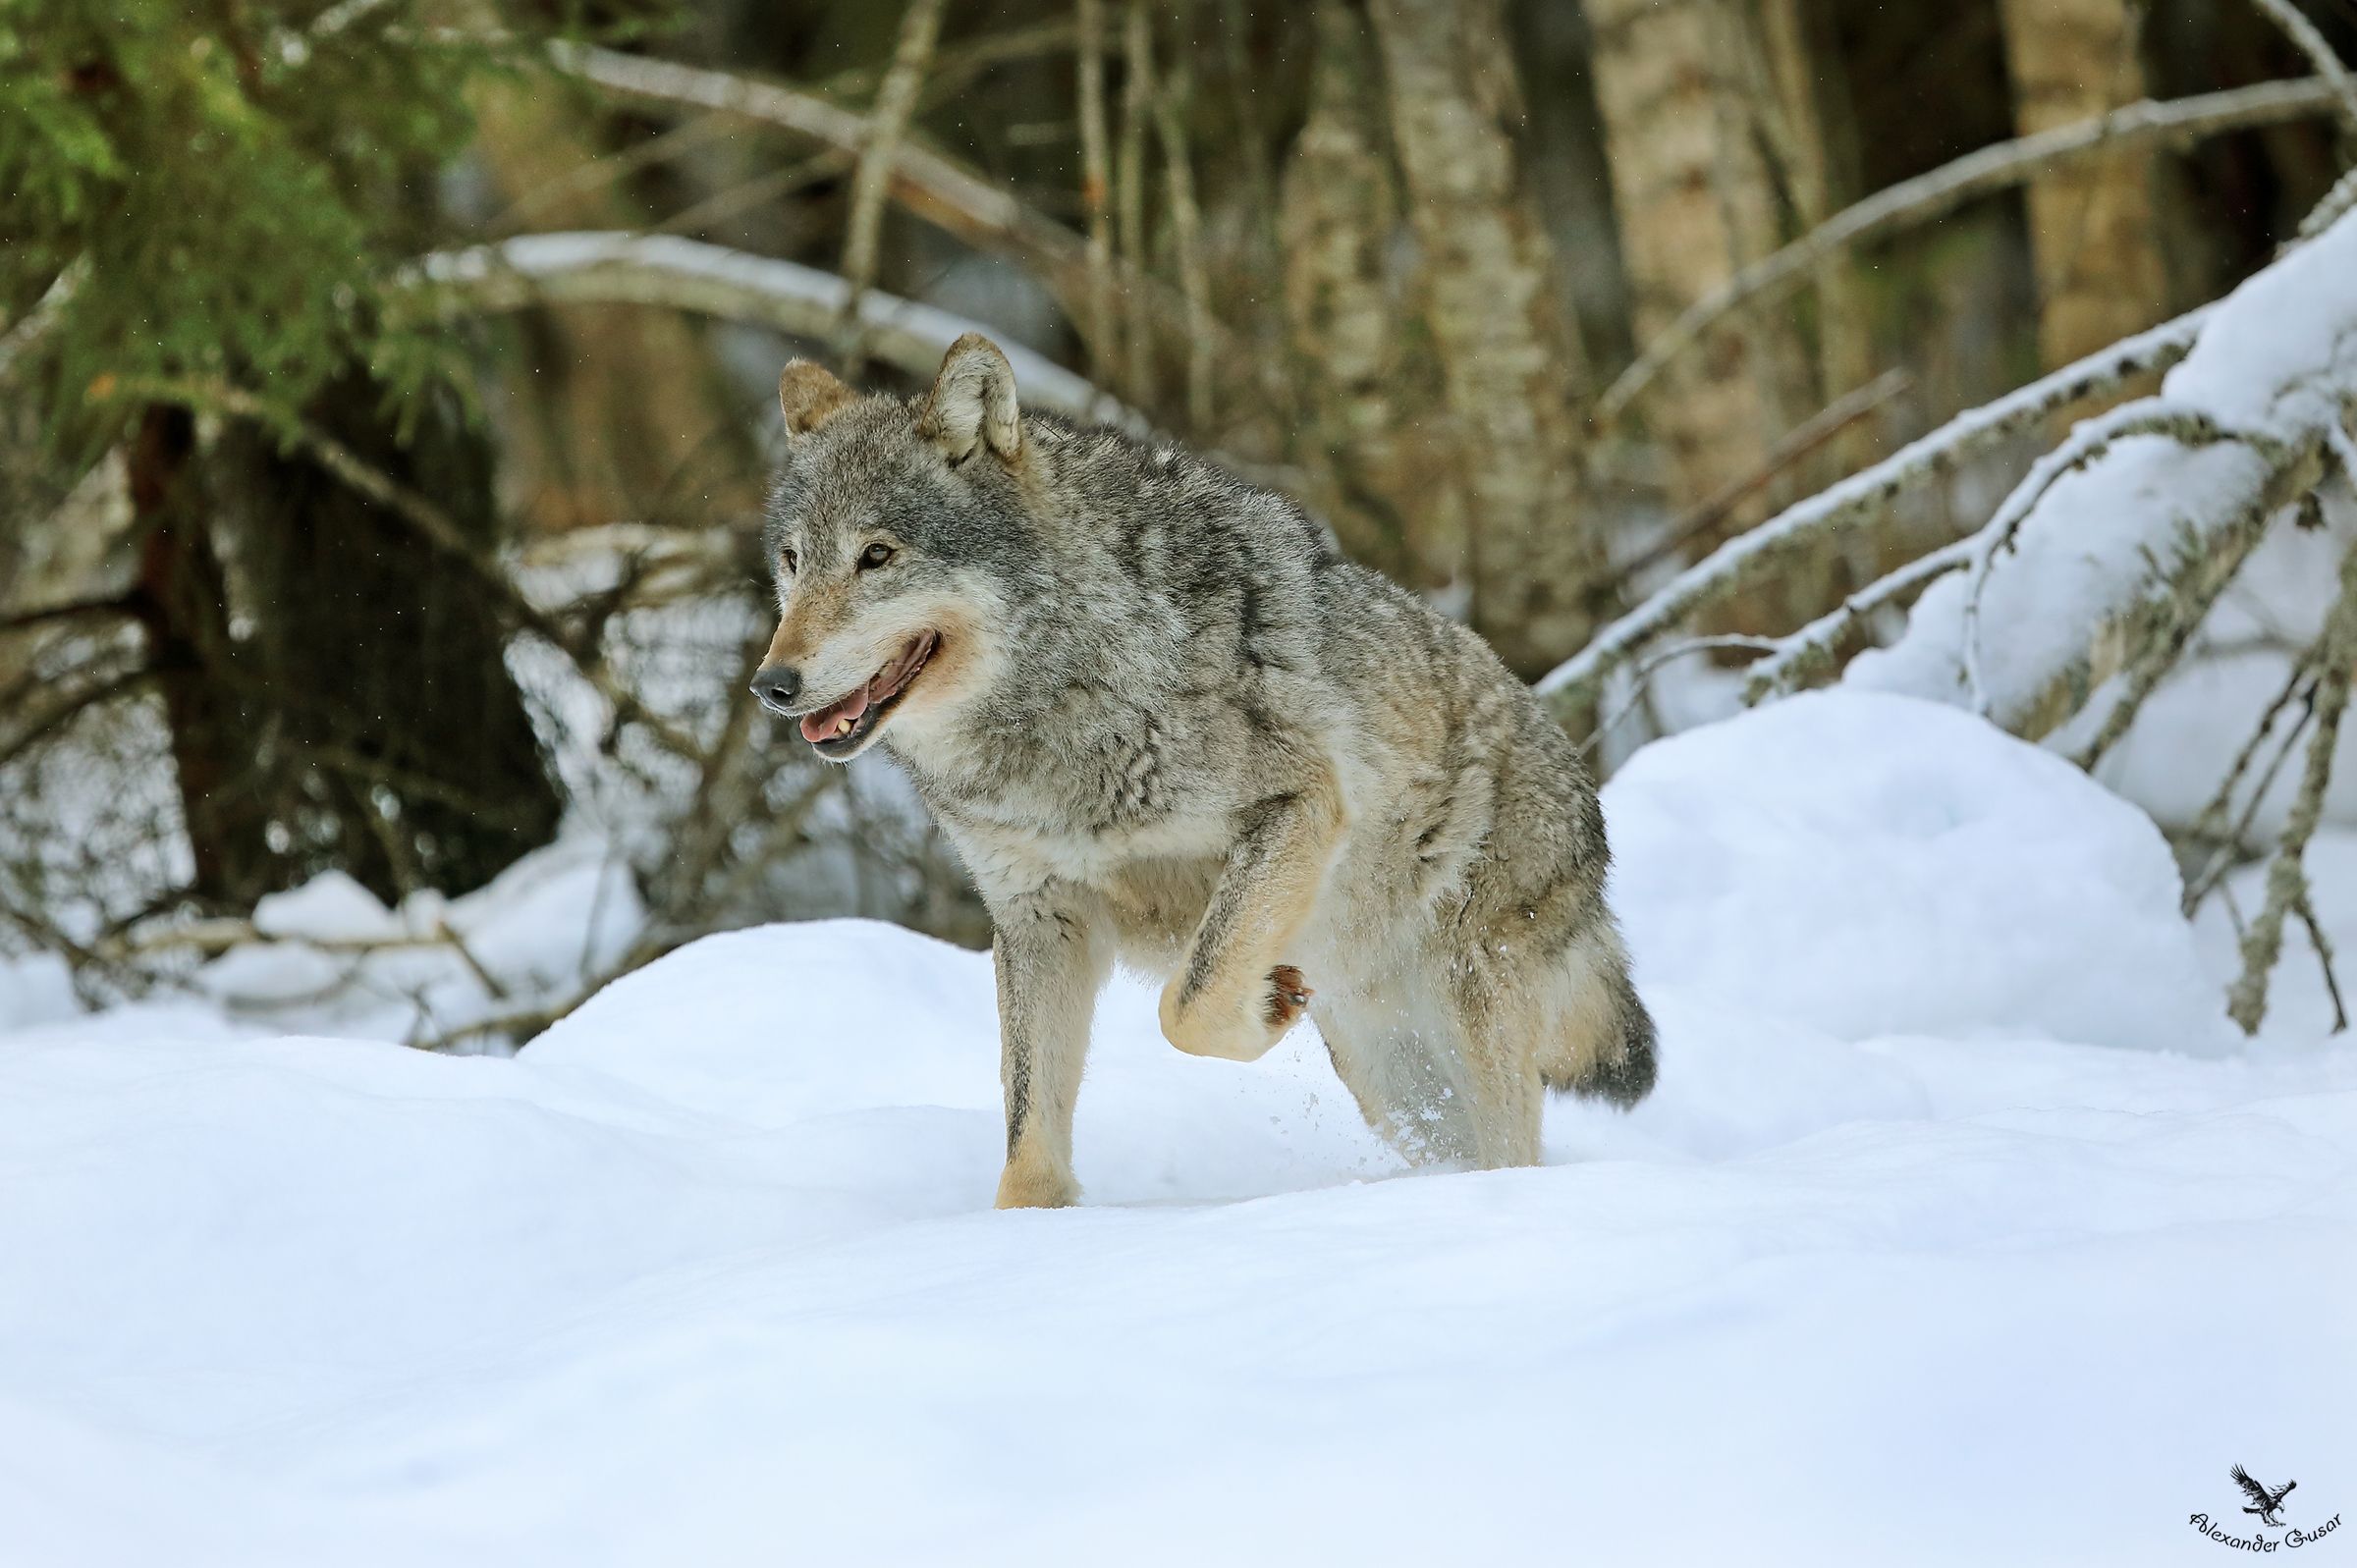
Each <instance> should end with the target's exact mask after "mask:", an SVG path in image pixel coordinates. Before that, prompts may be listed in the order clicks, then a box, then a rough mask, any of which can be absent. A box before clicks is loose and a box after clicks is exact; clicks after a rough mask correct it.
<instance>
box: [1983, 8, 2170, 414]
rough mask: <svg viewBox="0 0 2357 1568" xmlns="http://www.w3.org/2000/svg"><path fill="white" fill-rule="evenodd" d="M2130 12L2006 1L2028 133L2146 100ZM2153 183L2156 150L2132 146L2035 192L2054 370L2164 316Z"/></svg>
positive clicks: (2019, 118) (2035, 239) (2010, 49)
mask: <svg viewBox="0 0 2357 1568" xmlns="http://www.w3.org/2000/svg"><path fill="white" fill-rule="evenodd" d="M2129 9H2130V0H1999V10H2000V12H2001V15H2002V18H2003V22H2004V29H2005V63H2006V68H2007V70H2008V71H2010V73H2011V74H2012V78H2013V118H2014V124H2015V127H2016V128H2017V129H2018V130H2019V131H2020V132H2021V133H2022V134H2023V135H2030V134H2032V133H2034V132H2039V131H2045V130H2049V129H2051V128H2053V127H2055V126H2058V125H2066V124H2068V123H2070V122H2072V121H2075V120H2086V119H2091V118H2093V117H2094V116H2096V115H2099V114H2102V113H2103V112H2104V111H2106V110H2107V109H2115V108H2117V107H2119V106H2120V105H2121V104H2124V103H2133V102H2134V101H2136V100H2137V99H2138V98H2141V97H2143V96H2144V71H2143V68H2142V66H2141V65H2140V64H2139V62H2138V59H2137V51H2136V37H2135V30H2134V28H2133V27H2131V24H2130V16H2129ZM2152 181H2153V160H2152V155H2151V153H2150V152H2149V151H2137V150H2135V149H2132V148H2131V149H2128V150H2125V151H2119V152H2111V153H2106V154H2102V155H2099V156H2096V157H2092V158H2083V159H2080V160H2077V161H2076V162H2074V163H2072V164H2071V165H2070V166H2069V167H2068V168H2067V169H2062V170H2057V171H2056V172H2055V173H2052V174H2048V175H2046V176H2044V177H2043V178H2042V179H2040V180H2039V181H2038V183H2037V184H2035V185H2033V186H2032V187H2030V190H2029V207H2030V243H2031V249H2032V252H2033V255H2034V259H2035V261H2036V264H2037V273H2038V295H2039V312H2038V351H2039V356H2040V357H2041V358H2042V359H2043V360H2045V362H2046V364H2047V366H2048V367H2049V368H2052V367H2054V366H2056V365H2062V364H2067V363H2069V362H2070V361H2071V360H2073V359H2077V358H2079V357H2080V356H2082V355H2084V354H2089V353H2093V352H2094V351H2097V350H2098V349H2101V348H2104V347H2105V346H2106V345H2109V344H2112V343H2116V342H2118V341H2119V340H2120V339H2122V338H2124V337H2127V336H2128V335H2129V334H2130V333H2134V332H2140V331H2142V330H2143V329H2144V328H2146V327H2149V326H2151V325H2153V324H2154V323H2155V322H2157V321H2159V320H2161V319H2162V318H2163V317H2164V316H2165V315H2166V314H2167V297H2166V296H2167V279H2166V274H2165V270H2164V268H2163V264H2162V257H2161V251H2160V245H2159V240H2158V230H2157V229H2156V227H2155V225H2154V209H2153V185H2152Z"/></svg>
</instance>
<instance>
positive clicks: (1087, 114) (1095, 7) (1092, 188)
mask: <svg viewBox="0 0 2357 1568" xmlns="http://www.w3.org/2000/svg"><path fill="white" fill-rule="evenodd" d="M1075 21H1076V25H1077V27H1078V29H1079V71H1080V81H1079V95H1080V206H1081V209H1082V210H1083V211H1084V212H1086V213H1087V214H1088V314H1087V317H1086V319H1087V322H1088V363H1089V369H1090V370H1091V372H1092V373H1093V374H1094V375H1095V376H1096V378H1097V379H1098V380H1099V381H1104V380H1107V379H1108V378H1109V376H1110V373H1111V370H1112V364H1113V215H1112V209H1111V206H1110V204H1109V203H1108V201H1107V197H1108V196H1109V195H1110V193H1111V192H1110V189H1109V188H1110V186H1111V184H1112V179H1113V167H1112V157H1111V152H1110V150H1109V147H1108V144H1107V133H1106V129H1105V6H1104V0H1078V4H1077V6H1076V8H1075Z"/></svg>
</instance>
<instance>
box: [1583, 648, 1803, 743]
mask: <svg viewBox="0 0 2357 1568" xmlns="http://www.w3.org/2000/svg"><path fill="white" fill-rule="evenodd" d="M1777 646H1778V644H1777V642H1776V640H1775V639H1774V638H1771V637H1753V636H1746V635H1744V634H1742V633H1740V632H1727V633H1725V634H1724V635H1720V636H1711V637H1688V638H1685V639H1684V640H1682V641H1679V642H1673V643H1672V644H1670V645H1669V646H1668V647H1666V648H1657V649H1655V650H1654V651H1653V652H1652V653H1650V654H1647V655H1646V656H1645V657H1644V658H1642V659H1640V660H1638V661H1637V666H1636V668H1635V669H1634V670H1633V671H1631V672H1630V673H1629V690H1628V695H1627V696H1625V697H1623V698H1622V699H1621V700H1620V702H1619V704H1618V706H1617V707H1615V708H1614V709H1613V711H1612V712H1611V713H1610V714H1607V715H1606V716H1605V718H1604V719H1603V721H1602V722H1601V723H1599V724H1598V725H1597V726H1596V728H1595V730H1592V731H1591V732H1590V733H1589V735H1588V738H1587V739H1585V740H1583V741H1581V742H1580V743H1579V749H1580V750H1581V751H1582V752H1585V753H1588V754H1590V755H1593V754H1594V752H1595V750H1596V748H1597V747H1598V746H1600V745H1602V744H1603V743H1604V740H1605V737H1606V736H1607V735H1609V734H1611V733H1612V732H1613V731H1614V730H1617V729H1618V728H1619V726H1620V723H1621V721H1622V720H1624V719H1626V718H1627V717H1628V716H1629V715H1630V714H1631V713H1634V712H1635V711H1636V709H1637V707H1638V705H1639V704H1640V703H1642V702H1644V701H1645V700H1646V697H1647V695H1648V694H1649V693H1650V692H1651V691H1652V689H1653V673H1654V672H1655V671H1656V670H1659V669H1660V668H1661V667H1662V666H1664V665H1666V664H1668V663H1669V662H1670V661H1671V660H1672V659H1682V658H1684V657H1685V656H1686V655H1688V654H1693V653H1716V652H1722V651H1725V650H1728V649H1735V650H1749V651H1752V652H1756V653H1767V652H1772V651H1773V650H1774V649H1776V647H1777Z"/></svg>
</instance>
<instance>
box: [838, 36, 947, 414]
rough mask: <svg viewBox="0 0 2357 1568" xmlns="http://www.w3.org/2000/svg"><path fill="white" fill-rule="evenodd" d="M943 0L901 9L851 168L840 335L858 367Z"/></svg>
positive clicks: (840, 347)
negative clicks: (889, 206) (889, 214)
mask: <svg viewBox="0 0 2357 1568" xmlns="http://www.w3.org/2000/svg"><path fill="white" fill-rule="evenodd" d="M942 4H943V0H908V6H907V9H906V10H904V11H903V12H902V13H901V30H900V37H899V41H898V42H897V43H896V44H895V45H894V47H893V51H892V69H891V70H889V71H887V72H885V73H884V84H883V86H881V87H880V88H878V89H877V91H876V107H875V112H874V113H872V114H871V115H869V116H868V119H867V134H866V135H865V137H864V138H863V139H862V142H861V145H860V148H859V166H858V168H857V169H856V170H854V171H853V172H852V174H851V213H850V223H849V224H848V225H847V227H846V229H845V233H844V240H843V278H844V282H846V283H847V284H849V285H850V289H849V290H848V291H847V292H846V294H845V296H844V303H843V311H842V315H841V318H840V319H839V320H838V321H837V322H836V330H835V333H834V336H835V338H836V341H837V345H838V351H839V353H840V354H841V356H842V357H843V358H844V360H845V361H846V362H847V363H849V364H850V368H851V369H853V370H854V371H855V370H856V369H857V368H858V366H857V364H856V363H855V362H854V361H856V359H857V358H858V341H859V337H860V331H859V315H858V304H859V300H860V299H861V298H862V297H865V295H866V294H867V291H868V289H869V288H870V287H872V286H873V285H874V283H875V281H876V243H877V240H878V238H879V236H880V234H881V232H882V230H883V226H884V197H885V195H886V194H887V192H888V191H889V190H890V189H891V185H892V169H893V163H894V161H895V159H897V158H898V157H899V155H900V149H901V141H902V139H903V138H904V136H905V135H907V133H908V118H909V116H910V115H912V114H913V113H915V111H916V99H917V94H918V93H919V92H920V91H921V90H922V89H923V87H924V84H925V69H926V67H927V66H929V65H930V64H931V63H932V59H933V44H934V40H935V39H937V38H938V37H939V36H940V35H941V10H942Z"/></svg>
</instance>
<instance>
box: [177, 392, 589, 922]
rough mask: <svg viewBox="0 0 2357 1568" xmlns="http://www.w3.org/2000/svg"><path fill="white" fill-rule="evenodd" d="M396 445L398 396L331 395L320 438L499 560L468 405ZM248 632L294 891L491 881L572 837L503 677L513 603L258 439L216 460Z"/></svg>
mask: <svg viewBox="0 0 2357 1568" xmlns="http://www.w3.org/2000/svg"><path fill="white" fill-rule="evenodd" d="M417 398H418V401H417V403H416V404H415V405H413V406H411V409H410V412H411V415H412V416H413V419H414V425H415V428H414V431H413V434H412V436H411V440H410V442H409V443H408V444H407V445H402V444H398V443H397V442H396V441H395V440H394V437H393V433H392V431H391V429H390V428H389V427H388V423H387V421H386V419H385V418H384V416H383V413H382V408H383V405H384V389H383V388H382V387H381V386H379V385H377V384H376V383H375V382H373V381H371V380H370V379H369V378H367V377H366V376H365V375H359V374H354V375H350V376H347V377H345V378H344V379H343V380H341V381H338V382H336V383H334V384H332V385H331V386H330V387H329V388H328V389H327V391H325V392H324V393H322V394H321V395H320V396H319V397H318V398H317V399H315V400H313V403H312V406H311V407H310V408H309V409H308V410H307V412H308V415H309V418H310V420H311V422H312V423H313V424H314V425H316V426H317V427H318V428H319V429H320V430H321V431H323V432H324V433H325V434H327V435H328V436H330V437H332V438H333V439H335V440H336V441H338V442H341V443H342V444H343V445H344V446H346V447H348V448H350V449H351V450H352V451H353V452H355V453H356V454H357V455H358V456H359V457H360V458H361V459H362V460H364V461H366V462H368V463H370V464H371V465H373V466H374V467H376V468H378V469H379V470H380V471H382V472H384V473H385V474H386V475H388V476H389V477H391V478H392V479H394V480H395V481H396V482H398V483H400V484H402V485H404V486H406V487H408V488H410V489H411V490H415V491H418V492H421V493H423V494H425V495H429V496H431V497H433V498H434V500H435V502H436V503H437V504H438V505H439V506H440V507H442V509H443V510H444V511H445V512H446V513H448V514H450V516H451V518H452V519H453V521H454V522H456V523H457V525H458V526H460V527H461V528H463V529H465V530H466V533H467V534H468V536H469V540H470V542H471V543H473V544H474V545H476V546H477V547H478V548H479V549H480V550H481V551H482V553H484V554H485V555H490V554H493V553H494V552H495V550H496V546H497V542H498V541H497V521H496V515H495V512H494V508H493V502H492V488H491V487H492V474H491V452H490V448H489V446H488V444H487V443H486V441H485V440H484V438H483V437H482V435H481V434H480V433H479V432H477V431H475V430H472V429H469V428H468V427H467V425H466V421H465V417H464V415H463V414H462V412H461V410H460V408H459V406H458V400H457V397H456V395H455V394H453V393H451V392H450V391H449V390H448V389H428V390H426V391H423V392H420V393H419V394H418V395H417ZM206 467H207V470H208V474H207V477H208V481H209V483H208V489H209V490H210V491H211V493H212V497H213V502H214V505H213V514H214V518H215V530H216V533H217V534H218V535H220V536H221V537H222V539H223V540H224V543H225V544H226V546H227V550H226V554H227V556H228V558H229V565H230V568H231V571H230V584H231V590H232V597H233V598H234V600H235V601H236V603H237V604H238V606H239V611H240V615H239V618H238V619H239V622H241V625H242V627H245V628H246V629H245V634H244V635H243V636H242V637H241V638H240V640H239V641H238V643H237V644H236V647H235V660H234V663H235V666H236V678H235V680H234V689H235V690H236V691H237V692H238V693H239V694H240V700H241V706H242V729H243V730H244V731H245V732H246V733H247V734H248V735H250V736H252V737H254V743H253V747H252V750H251V752H250V756H251V759H252V761H251V763H250V767H251V768H252V770H253V771H254V773H255V774H256V778H255V779H254V780H253V782H252V784H251V786H250V787H249V788H248V789H247V791H246V794H247V797H248V798H249V799H251V800H252V801H255V802H257V803H258V804H259V806H260V807H261V809H262V810H263V811H265V812H266V814H267V816H268V820H269V821H270V822H271V824H272V825H273V826H274V828H275V830H276V837H277V838H278V840H279V842H280V844H281V845H282V846H283V854H284V856H285V858H286V861H287V865H288V880H290V881H292V880H298V879H300V878H301V877H303V876H308V875H310V874H312V873H314V872H317V871H322V870H326V869H328V868H330V867H333V868H337V869H341V870H343V871H346V872H349V873H350V874H351V875H352V876H354V877H355V878H356V879H358V880H359V881H360V882H361V883H362V884H364V885H365V886H367V887H368V888H369V889H370V890H371V891H372V892H376V893H377V894H378V895H379V896H380V897H383V898H385V899H387V900H388V901H390V900H392V899H394V898H397V897H399V896H401V895H402V894H404V893H406V892H411V891H412V890H414V889H417V888H435V889H439V890H441V891H443V892H451V893H458V892H466V891H467V890H469V889H472V888H476V887H479V886H481V885H482V884H483V883H485V882H488V881H489V880H490V879H491V878H492V877H494V876H496V875H497V874H498V873H499V872H500V871H501V870H502V869H504V868H505V867H506V866H508V865H509V864H510V863H511V862H513V861H514V860H516V859H517V858H518V857H519V856H521V854H523V853H524V852H525V851H526V850H528V849H531V848H533V847H535V846H537V845H539V844H542V843H546V842H547V841H549V840H550V839H551V838H554V837H555V835H556V828H557V819H558V817H559V815H560V812H561V805H560V802H559V800H558V798H557V793H556V789H555V786H554V784H552V783H551V782H550V780H549V776H548V773H547V770H546V769H545V767H544V766H543V764H542V759H541V755H540V748H539V742H538V739H537V737H536V736H535V734H534V732H533V730H532V726H531V721H530V719H529V717H528V716H527V715H526V713H525V711H524V707H523V701H522V698H521V695H520V694H519V692H518V691H517V688H516V685H515V682H514V680H513V679H512V678H511V677H510V676H509V674H508V669H507V663H506V641H507V637H506V628H505V625H504V623H503V620H502V616H503V608H502V607H501V606H500V605H499V604H498V603H497V602H496V601H495V600H494V599H493V597H492V595H491V593H490V591H489V590H488V589H487V588H485V587H484V586H483V585H482V584H481V583H480V582H479V581H478V580H477V579H476V578H475V577H474V576H473V575H472V574H471V573H469V572H468V571H466V569H464V568H459V567H457V566H455V565H454V564H453V563H452V561H451V560H450V558H449V557H448V556H447V555H445V554H443V553H442V552H441V551H440V550H438V549H437V548H436V547H434V546H433V545H432V544H431V543H429V542H428V541H427V540H425V539H424V538H423V537H421V536H420V535H419V534H418V533H417V532H416V531H415V530H414V529H412V528H411V527H410V526H409V525H408V524H407V523H406V522H405V521H403V520H402V519H401V518H400V517H398V516H397V515H395V514H393V513H392V512H391V511H390V509H387V508H384V507H380V506H378V505H377V504H376V503H375V502H372V501H370V500H369V499H368V498H366V497H365V496H362V495H360V494H358V493H357V492H356V491H354V490H351V489H349V488H347V487H346V486H345V485H344V484H343V483H342V482H341V481H340V480H338V479H337V478H335V477H334V476H333V475H332V474H330V473H328V472H327V471H326V470H325V469H323V468H321V467H320V466H318V465H317V464H316V463H315V462H313V461H312V460H309V459H308V458H305V457H302V456H299V455H294V454H287V453H282V452H281V451H280V450H279V447H278V445H277V443H276V442H275V441H274V440H273V439H272V438H271V437H270V436H269V435H268V434H267V433H266V432H263V431H261V430H260V429H258V428H256V427H254V426H251V425H241V426H233V427H231V428H230V429H228V430H227V431H225V432H224V433H223V435H222V437H221V439H220V442H219V443H218V446H217V447H216V449H215V450H214V451H212V452H211V453H209V454H207V456H206Z"/></svg>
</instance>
